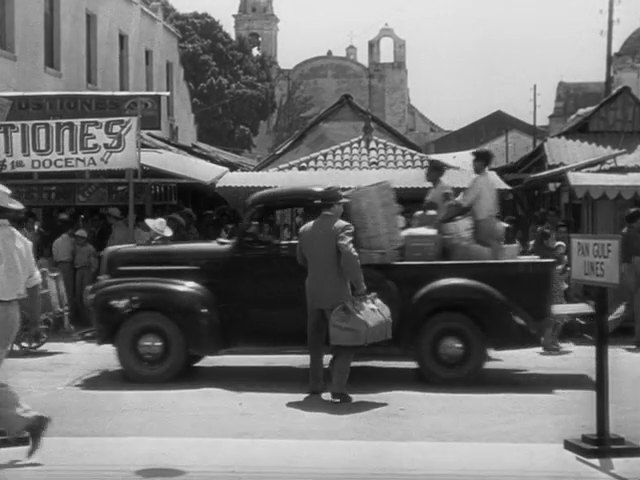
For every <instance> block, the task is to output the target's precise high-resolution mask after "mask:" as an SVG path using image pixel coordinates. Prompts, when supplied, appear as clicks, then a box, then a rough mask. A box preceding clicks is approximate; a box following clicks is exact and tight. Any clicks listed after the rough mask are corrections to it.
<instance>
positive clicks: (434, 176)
mask: <svg viewBox="0 0 640 480" xmlns="http://www.w3.org/2000/svg"><path fill="white" fill-rule="evenodd" d="M444 172H445V166H444V165H443V164H442V163H441V162H438V161H435V160H434V161H431V162H429V167H428V168H427V173H426V178H427V182H429V183H431V185H433V187H432V188H431V190H429V193H428V194H427V196H426V198H425V199H424V210H425V211H427V210H434V209H435V210H437V211H438V220H442V218H443V217H444V216H445V214H446V213H447V207H448V206H449V203H450V202H451V201H452V200H453V198H454V197H453V189H452V188H451V187H450V186H449V185H447V184H446V183H444V182H443V181H442V177H443V175H444Z"/></svg>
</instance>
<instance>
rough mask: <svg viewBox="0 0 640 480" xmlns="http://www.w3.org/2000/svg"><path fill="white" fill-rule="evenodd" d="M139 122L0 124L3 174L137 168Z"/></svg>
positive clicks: (1, 169)
mask: <svg viewBox="0 0 640 480" xmlns="http://www.w3.org/2000/svg"><path fill="white" fill-rule="evenodd" d="M136 133H137V119H136V118H130V117H122V118H108V119H78V120H44V121H34V122H4V123H0V172H34V171H64V170H67V171H71V170H91V169H95V170H105V169H110V168H115V169H120V168H135V166H136V161H137V156H136V150H135V149H136Z"/></svg>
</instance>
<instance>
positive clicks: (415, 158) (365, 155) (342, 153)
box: [271, 136, 429, 171]
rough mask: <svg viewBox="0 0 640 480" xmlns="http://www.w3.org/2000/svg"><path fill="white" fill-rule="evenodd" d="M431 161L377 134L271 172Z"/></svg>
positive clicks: (416, 164) (414, 165)
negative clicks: (368, 138)
mask: <svg viewBox="0 0 640 480" xmlns="http://www.w3.org/2000/svg"><path fill="white" fill-rule="evenodd" d="M428 164H429V159H428V158H427V156H426V155H424V154H423V153H420V152H417V151H415V150H411V149H409V148H406V147H402V146H400V145H397V144H395V143H391V142H389V141H387V140H383V139H381V138H378V137H373V138H371V139H370V140H369V141H368V142H367V140H366V139H365V137H364V136H358V137H356V138H352V139H351V140H348V141H346V142H342V143H339V144H338V145H335V146H333V147H330V148H325V149H324V150H320V151H318V152H315V153H313V154H311V155H307V156H305V157H302V158H300V159H298V160H293V161H291V162H288V163H285V164H284V165H280V166H278V167H276V168H274V169H273V170H271V171H286V170H299V171H306V170H329V169H335V170H350V169H355V170H366V169H385V168H386V169H392V168H400V169H402V168H426V167H427V165H428Z"/></svg>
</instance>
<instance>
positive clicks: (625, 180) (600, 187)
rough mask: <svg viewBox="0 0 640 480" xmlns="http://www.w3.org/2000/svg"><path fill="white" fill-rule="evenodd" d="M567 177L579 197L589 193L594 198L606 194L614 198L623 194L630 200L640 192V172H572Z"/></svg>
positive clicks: (611, 198)
mask: <svg viewBox="0 0 640 480" xmlns="http://www.w3.org/2000/svg"><path fill="white" fill-rule="evenodd" d="M567 178H568V180H569V184H570V185H571V187H572V188H573V191H574V192H575V195H576V197H578V198H582V197H584V196H585V195H589V196H590V197H591V198H593V199H598V198H600V197H602V196H606V197H607V198H609V199H610V200H613V199H614V198H616V197H618V196H622V197H623V198H624V199H626V200H629V199H631V198H633V197H634V196H636V195H639V194H640V173H592V172H570V173H568V174H567Z"/></svg>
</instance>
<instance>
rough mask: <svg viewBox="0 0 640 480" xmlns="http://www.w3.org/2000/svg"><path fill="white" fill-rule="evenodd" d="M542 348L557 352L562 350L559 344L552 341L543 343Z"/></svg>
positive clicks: (546, 350)
mask: <svg viewBox="0 0 640 480" xmlns="http://www.w3.org/2000/svg"><path fill="white" fill-rule="evenodd" d="M542 350H544V351H545V352H553V353H558V352H560V351H562V347H561V346H560V345H557V344H554V343H552V344H550V345H543V346H542Z"/></svg>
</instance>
